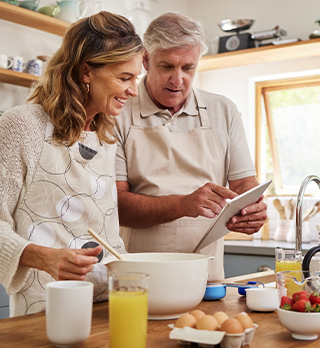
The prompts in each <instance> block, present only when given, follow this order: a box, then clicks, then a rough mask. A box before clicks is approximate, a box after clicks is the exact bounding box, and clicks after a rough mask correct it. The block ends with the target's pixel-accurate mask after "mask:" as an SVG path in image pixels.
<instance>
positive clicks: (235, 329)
mask: <svg viewBox="0 0 320 348" xmlns="http://www.w3.org/2000/svg"><path fill="white" fill-rule="evenodd" d="M220 331H225V332H226V333H228V334H237V333H242V332H243V328H242V325H241V323H240V321H238V320H237V319H235V318H229V319H227V320H225V321H224V322H223V323H222V325H221V326H220Z"/></svg>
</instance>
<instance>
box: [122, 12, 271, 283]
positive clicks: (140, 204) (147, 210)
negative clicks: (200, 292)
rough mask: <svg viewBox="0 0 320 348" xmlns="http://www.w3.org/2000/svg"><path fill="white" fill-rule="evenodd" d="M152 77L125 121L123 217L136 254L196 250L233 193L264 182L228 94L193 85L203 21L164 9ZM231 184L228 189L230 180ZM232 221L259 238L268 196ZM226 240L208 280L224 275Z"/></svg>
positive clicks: (149, 43) (155, 33) (149, 46)
mask: <svg viewBox="0 0 320 348" xmlns="http://www.w3.org/2000/svg"><path fill="white" fill-rule="evenodd" d="M144 44H145V48H146V53H145V56H144V61H143V65H144V67H145V69H146V71H147V74H146V76H145V77H144V78H143V80H142V81H141V82H140V84H139V96H138V97H136V98H132V101H130V100H129V101H127V103H126V105H125V107H124V109H123V111H122V114H121V115H120V118H117V133H118V134H117V136H118V139H119V142H118V150H117V156H116V175H117V189H118V205H119V218H120V225H121V226H123V227H122V236H123V239H124V242H125V244H126V248H127V250H128V251H129V252H192V251H193V249H194V248H195V246H196V245H197V243H198V242H199V240H200V239H201V237H202V236H203V234H204V233H205V232H206V230H207V229H208V227H209V225H210V224H211V222H212V218H214V217H215V216H216V215H217V214H219V212H220V211H221V209H222V208H223V206H224V205H225V203H226V199H227V198H229V199H232V198H234V197H236V196H237V195H238V194H241V193H243V192H245V191H247V190H249V189H250V188H252V187H255V186H257V185H258V182H257V180H256V178H255V175H256V172H255V168H254V165H253V163H252V160H251V158H250V154H249V150H248V145H247V142H246V138H245V133H244V129H243V125H242V121H241V118H240V115H239V112H238V110H237V108H236V106H235V105H234V104H233V103H232V102H231V101H230V100H228V99H227V98H225V97H223V96H221V95H216V94H212V93H208V92H205V91H201V90H197V89H193V88H192V82H193V79H194V76H195V73H196V68H197V64H198V61H199V59H200V57H201V56H202V55H203V54H204V53H205V52H206V50H207V46H206V44H205V38H204V33H203V30H202V27H201V26H200V25H199V24H198V23H197V22H195V21H194V20H192V19H190V18H187V17H185V16H182V15H180V14H177V13H165V14H163V15H161V16H160V17H158V18H156V19H155V20H153V21H152V22H151V24H150V25H149V27H148V29H147V31H146V33H145V34H144ZM227 184H228V187H229V188H227V187H226V186H227ZM261 199H262V197H261V198H260V200H259V202H257V203H255V204H252V205H251V206H249V207H247V208H245V209H244V210H243V211H242V212H241V214H240V215H237V216H234V217H233V218H232V219H231V221H230V222H229V223H228V224H227V227H228V229H229V230H231V231H235V232H242V233H246V234H252V233H255V232H257V231H258V230H259V229H260V228H261V226H262V225H263V224H264V221H265V219H266V217H267V214H266V205H265V204H264V203H263V202H262V201H261ZM223 249H224V248H223V239H222V238H221V239H219V240H218V241H216V242H214V243H212V244H210V245H209V246H207V247H205V248H204V249H202V250H201V253H203V254H210V255H213V256H215V258H214V260H212V261H210V263H211V264H210V270H209V279H210V280H216V279H222V278H223V277H224V270H223Z"/></svg>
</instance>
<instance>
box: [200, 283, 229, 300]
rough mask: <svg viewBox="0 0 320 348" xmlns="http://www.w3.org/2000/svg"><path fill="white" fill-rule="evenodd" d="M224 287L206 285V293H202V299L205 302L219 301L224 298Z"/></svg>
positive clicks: (220, 285) (225, 291)
mask: <svg viewBox="0 0 320 348" xmlns="http://www.w3.org/2000/svg"><path fill="white" fill-rule="evenodd" d="M226 293H227V290H226V286H225V285H222V284H212V285H208V286H207V288H206V292H205V293H204V296H203V299H204V300H205V301H212V300H221V299H222V298H224V297H225V296H226Z"/></svg>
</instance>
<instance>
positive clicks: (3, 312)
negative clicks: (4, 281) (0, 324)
mask: <svg viewBox="0 0 320 348" xmlns="http://www.w3.org/2000/svg"><path fill="white" fill-rule="evenodd" d="M8 317H9V295H8V294H7V293H6V289H5V288H4V286H3V285H1V284H0V319H3V318H8Z"/></svg>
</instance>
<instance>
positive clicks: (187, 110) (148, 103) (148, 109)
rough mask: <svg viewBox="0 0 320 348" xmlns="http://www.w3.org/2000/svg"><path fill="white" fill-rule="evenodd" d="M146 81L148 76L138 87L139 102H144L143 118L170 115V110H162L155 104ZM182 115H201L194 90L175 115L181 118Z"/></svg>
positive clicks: (141, 109)
mask: <svg viewBox="0 0 320 348" xmlns="http://www.w3.org/2000/svg"><path fill="white" fill-rule="evenodd" d="M145 79H146V75H145V76H144V77H143V78H142V80H141V81H140V83H139V86H138V91H139V100H140V101H141V100H143V102H142V103H141V102H140V113H141V116H142V117H148V116H151V115H155V114H157V113H168V112H169V111H168V109H160V108H158V107H157V106H156V105H155V104H154V102H153V101H152V99H151V98H150V96H149V94H148V92H147V89H146V86H145V84H144V81H145ZM181 114H187V115H190V116H197V115H198V114H199V113H198V109H197V103H196V100H195V95H194V92H193V90H191V91H190V93H189V95H188V97H187V100H186V102H185V104H184V105H183V106H182V108H181V109H180V110H179V111H178V112H176V113H175V115H176V116H179V115H181Z"/></svg>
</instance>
